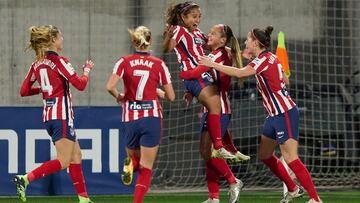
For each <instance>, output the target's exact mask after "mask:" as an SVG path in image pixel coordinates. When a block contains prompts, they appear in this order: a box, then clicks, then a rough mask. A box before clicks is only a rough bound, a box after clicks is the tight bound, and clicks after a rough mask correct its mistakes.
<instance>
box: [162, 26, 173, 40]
mask: <svg viewBox="0 0 360 203" xmlns="http://www.w3.org/2000/svg"><path fill="white" fill-rule="evenodd" d="M174 30H175V26H173V25H169V24H166V25H165V29H164V37H169V38H171V37H172V36H173V35H174Z"/></svg>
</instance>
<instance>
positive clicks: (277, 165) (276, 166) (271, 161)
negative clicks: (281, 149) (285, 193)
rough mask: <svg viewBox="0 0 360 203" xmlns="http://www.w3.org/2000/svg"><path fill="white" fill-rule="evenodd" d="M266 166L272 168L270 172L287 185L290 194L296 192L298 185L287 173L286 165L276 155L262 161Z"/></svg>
mask: <svg viewBox="0 0 360 203" xmlns="http://www.w3.org/2000/svg"><path fill="white" fill-rule="evenodd" d="M262 162H264V164H265V165H266V166H267V167H269V168H270V170H271V171H272V172H273V173H274V174H275V175H276V176H277V177H278V178H279V179H280V180H281V181H283V182H284V183H285V185H286V187H287V188H288V190H289V191H290V192H294V191H295V190H296V188H297V186H296V184H295V183H294V181H293V180H292V178H291V177H290V175H289V173H288V172H287V170H286V168H285V166H284V164H283V163H282V162H281V161H280V159H278V158H277V157H276V156H275V155H272V156H271V157H270V158H268V159H266V160H262Z"/></svg>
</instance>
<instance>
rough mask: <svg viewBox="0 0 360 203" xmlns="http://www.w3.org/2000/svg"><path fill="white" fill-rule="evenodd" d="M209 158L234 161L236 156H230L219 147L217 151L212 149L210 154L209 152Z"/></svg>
mask: <svg viewBox="0 0 360 203" xmlns="http://www.w3.org/2000/svg"><path fill="white" fill-rule="evenodd" d="M211 157H213V158H220V159H230V160H235V159H236V156H235V155H234V154H231V153H230V152H229V151H227V150H226V149H225V148H224V147H221V148H220V149H218V150H216V149H213V150H212V152H211Z"/></svg>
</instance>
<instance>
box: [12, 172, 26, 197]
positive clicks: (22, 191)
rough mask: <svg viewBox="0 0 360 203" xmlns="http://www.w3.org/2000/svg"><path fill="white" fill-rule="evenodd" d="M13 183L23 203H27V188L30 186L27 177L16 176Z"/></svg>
mask: <svg viewBox="0 0 360 203" xmlns="http://www.w3.org/2000/svg"><path fill="white" fill-rule="evenodd" d="M13 181H14V183H15V185H16V190H17V194H18V196H19V199H20V200H21V201H23V202H26V187H27V185H28V184H29V181H28V180H27V177H26V176H24V175H16V176H15V177H14V178H13Z"/></svg>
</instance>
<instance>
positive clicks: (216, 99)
mask: <svg viewBox="0 0 360 203" xmlns="http://www.w3.org/2000/svg"><path fill="white" fill-rule="evenodd" d="M200 18H201V12H200V7H199V6H198V5H197V4H196V3H194V2H191V1H187V2H185V3H179V4H177V5H174V6H170V7H169V8H168V11H167V19H166V22H167V24H168V29H167V30H166V31H165V33H164V34H165V39H164V41H163V49H164V51H165V52H170V51H171V50H173V49H175V52H176V54H177V57H178V62H179V64H180V69H181V72H186V71H189V70H191V69H194V68H196V67H197V65H198V60H199V57H200V56H203V55H204V50H203V46H204V45H205V43H206V41H207V38H206V36H205V35H204V34H203V32H202V31H201V30H200V29H199V28H198V26H199V23H200ZM184 85H185V88H186V90H187V91H189V92H190V93H191V94H192V95H194V96H195V97H197V98H198V100H199V101H200V102H201V103H202V104H203V105H204V106H205V107H206V108H207V109H208V111H209V114H208V116H207V123H208V126H209V128H208V131H209V134H210V137H211V140H212V143H213V145H214V149H215V150H214V151H215V153H214V156H216V157H219V158H223V159H235V156H234V155H233V154H231V153H230V152H228V151H227V150H226V149H225V148H224V147H223V144H222V141H221V127H220V112H221V105H220V96H219V94H218V89H217V87H216V85H215V84H214V79H213V78H212V76H211V74H209V73H207V72H205V73H203V74H202V75H201V76H200V77H198V78H196V79H193V80H184Z"/></svg>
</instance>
